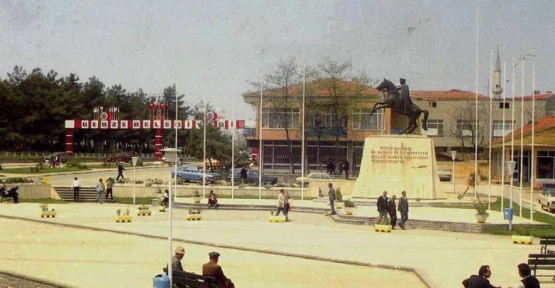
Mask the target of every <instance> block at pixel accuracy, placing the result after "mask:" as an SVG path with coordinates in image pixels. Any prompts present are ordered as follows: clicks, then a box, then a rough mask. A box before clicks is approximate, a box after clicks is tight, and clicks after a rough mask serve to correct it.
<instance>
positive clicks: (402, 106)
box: [370, 78, 428, 134]
mask: <svg viewBox="0 0 555 288" xmlns="http://www.w3.org/2000/svg"><path fill="white" fill-rule="evenodd" d="M400 82H401V85H399V86H395V84H393V83H391V81H389V80H387V79H385V78H384V79H383V81H382V83H380V85H378V86H377V87H376V89H377V90H378V91H380V92H382V93H384V92H385V91H387V98H386V99H385V100H384V101H382V102H378V103H376V105H374V108H373V109H372V112H371V113H370V115H372V114H374V112H376V111H377V110H379V109H384V108H391V109H392V110H393V111H394V112H395V113H397V114H401V115H405V116H407V117H408V118H409V126H407V128H405V130H403V131H402V132H401V133H399V134H411V133H412V132H414V130H416V128H418V124H417V121H418V118H420V114H422V113H424V119H422V129H424V130H426V131H427V130H428V111H427V110H423V109H420V107H418V106H416V105H415V104H414V103H412V101H411V99H410V94H409V86H408V85H407V84H406V80H405V79H403V78H401V79H400ZM399 91H400V92H399Z"/></svg>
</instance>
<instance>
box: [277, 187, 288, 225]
mask: <svg viewBox="0 0 555 288" xmlns="http://www.w3.org/2000/svg"><path fill="white" fill-rule="evenodd" d="M286 199H287V198H286V196H285V190H284V189H281V190H280V191H279V194H278V205H277V212H276V216H279V213H280V212H282V211H283V215H285V221H289V216H288V214H289V213H288V211H287V205H286V204H287V203H286V202H287V200H286Z"/></svg>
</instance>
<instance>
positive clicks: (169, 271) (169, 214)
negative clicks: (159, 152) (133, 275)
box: [168, 162, 177, 287]
mask: <svg viewBox="0 0 555 288" xmlns="http://www.w3.org/2000/svg"><path fill="white" fill-rule="evenodd" d="M168 166H169V167H170V171H169V172H170V173H169V174H170V177H169V178H170V179H169V181H168V186H169V187H168V197H169V198H170V199H169V200H168V206H170V210H169V213H168V222H169V224H170V225H169V226H170V227H169V234H168V246H169V248H170V261H168V276H169V277H170V287H171V286H172V278H173V277H172V274H173V273H172V272H173V271H172V270H173V269H172V257H173V247H172V246H173V231H172V164H171V162H170V163H168ZM176 174H177V173H176Z"/></svg>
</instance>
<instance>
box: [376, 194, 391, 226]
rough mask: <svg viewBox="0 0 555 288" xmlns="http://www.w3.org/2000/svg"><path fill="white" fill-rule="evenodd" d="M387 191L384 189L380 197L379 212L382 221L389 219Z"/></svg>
mask: <svg viewBox="0 0 555 288" xmlns="http://www.w3.org/2000/svg"><path fill="white" fill-rule="evenodd" d="M388 200H389V199H388V198H387V191H383V195H382V196H380V198H378V204H377V206H378V213H380V223H381V222H382V221H383V220H386V219H387V211H388V210H387V202H388Z"/></svg>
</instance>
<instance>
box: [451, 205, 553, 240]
mask: <svg viewBox="0 0 555 288" xmlns="http://www.w3.org/2000/svg"><path fill="white" fill-rule="evenodd" d="M506 203H507V201H505V203H504V204H506ZM443 208H456V209H474V207H473V206H471V205H458V206H443ZM491 210H494V211H499V212H501V198H498V199H497V201H495V202H493V203H491ZM519 214H520V206H519V205H518V203H516V202H513V215H514V216H518V215H519ZM522 217H523V218H526V219H530V209H528V208H522ZM533 217H534V220H536V221H539V222H544V223H547V224H549V225H551V227H550V228H529V227H515V228H513V231H509V230H508V229H501V228H490V229H486V230H484V231H485V233H487V234H494V235H527V234H529V235H530V236H535V237H539V236H555V214H553V215H547V214H544V213H541V212H535V213H534V216H533ZM508 222H509V221H507V223H508ZM486 223H487V221H486Z"/></svg>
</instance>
